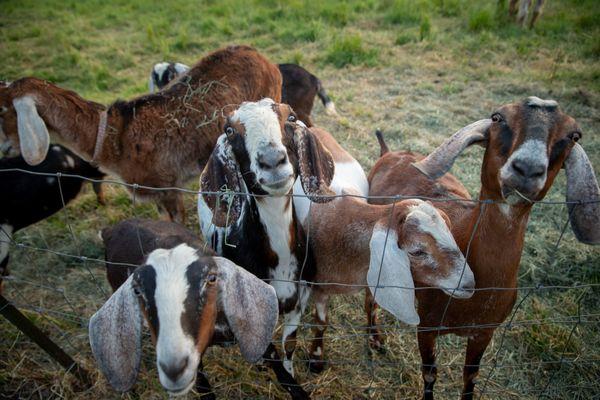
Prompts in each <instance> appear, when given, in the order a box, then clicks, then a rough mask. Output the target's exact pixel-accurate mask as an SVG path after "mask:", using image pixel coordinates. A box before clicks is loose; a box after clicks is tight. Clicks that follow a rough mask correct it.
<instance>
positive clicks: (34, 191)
mask: <svg viewBox="0 0 600 400" xmlns="http://www.w3.org/2000/svg"><path fill="white" fill-rule="evenodd" d="M13 169H22V170H26V171H31V172H36V173H49V174H56V173H61V174H70V175H79V176H81V177H83V178H91V179H102V178H103V177H104V174H103V173H102V172H100V171H98V170H97V169H96V168H94V167H92V166H91V165H90V164H88V163H87V162H85V161H83V160H82V159H81V158H79V157H77V156H76V155H75V154H73V153H72V152H70V151H69V150H67V149H65V148H63V147H61V146H57V145H55V146H52V147H51V148H50V150H49V152H48V156H47V157H46V159H45V160H44V161H43V162H42V163H41V164H39V165H36V166H31V165H29V164H27V163H26V162H25V160H24V159H23V157H20V156H17V157H9V158H0V193H2V194H1V195H0V279H1V276H2V275H6V274H7V273H8V269H7V265H8V257H9V254H8V248H9V244H10V241H11V236H12V234H13V233H14V232H17V231H18V230H20V229H23V228H26V227H28V226H29V225H32V224H34V223H36V222H39V221H42V220H44V219H46V218H48V217H49V216H51V215H52V214H54V213H56V212H58V211H59V210H61V209H62V208H63V207H65V206H66V205H67V204H68V203H69V202H70V201H71V200H73V199H74V198H75V197H77V195H78V194H79V192H80V190H81V187H82V186H83V183H84V182H85V180H84V179H83V178H76V177H68V176H62V177H60V178H58V177H57V176H47V175H35V174H28V173H26V172H21V171H11V170H13ZM59 179H60V181H59ZM94 190H95V191H96V193H97V196H98V201H99V203H101V204H103V203H104V199H103V196H102V192H101V186H100V183H99V182H98V183H94ZM0 282H1V281H0Z"/></svg>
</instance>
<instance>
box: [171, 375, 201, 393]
mask: <svg viewBox="0 0 600 400" xmlns="http://www.w3.org/2000/svg"><path fill="white" fill-rule="evenodd" d="M194 383H196V376H194V378H193V379H192V380H191V381H190V383H188V384H187V385H186V386H184V387H183V389H177V390H170V389H167V392H168V393H169V396H173V397H176V396H183V395H184V394H186V393H187V392H189V391H190V389H191V388H192V387H193V386H194Z"/></svg>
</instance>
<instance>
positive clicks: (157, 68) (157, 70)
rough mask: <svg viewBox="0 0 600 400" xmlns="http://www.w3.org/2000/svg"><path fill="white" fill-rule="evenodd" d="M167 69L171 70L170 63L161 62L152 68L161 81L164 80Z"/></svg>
mask: <svg viewBox="0 0 600 400" xmlns="http://www.w3.org/2000/svg"><path fill="white" fill-rule="evenodd" d="M167 68H169V63H168V62H160V63H156V64H154V67H152V70H153V71H154V72H155V73H156V75H158V77H159V79H160V78H162V76H163V74H164V73H165V71H166V70H167Z"/></svg>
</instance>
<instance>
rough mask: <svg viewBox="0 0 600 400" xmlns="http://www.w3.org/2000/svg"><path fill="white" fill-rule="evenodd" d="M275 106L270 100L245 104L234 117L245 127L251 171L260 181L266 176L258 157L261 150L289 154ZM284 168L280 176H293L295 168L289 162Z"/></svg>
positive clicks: (280, 169)
mask: <svg viewBox="0 0 600 400" xmlns="http://www.w3.org/2000/svg"><path fill="white" fill-rule="evenodd" d="M273 104H275V103H274V101H273V100H271V99H269V98H266V99H262V100H260V101H257V102H245V103H243V104H242V105H241V106H240V107H239V108H238V109H237V110H236V111H235V113H234V114H233V117H232V120H233V121H236V122H239V123H241V124H242V125H244V129H245V139H244V144H245V146H246V151H247V152H248V156H249V158H250V169H251V170H252V172H254V173H255V174H256V178H257V180H260V178H261V176H262V175H263V174H264V171H263V170H262V169H261V168H259V166H258V161H257V155H258V153H259V152H260V151H261V150H263V149H266V148H273V149H274V150H282V151H284V152H287V149H286V148H285V146H284V145H283V142H282V136H281V125H280V124H279V118H278V117H277V113H275V111H273ZM283 168H284V170H282V168H281V167H279V168H278V174H279V175H281V176H284V175H285V174H286V173H287V174H288V175H292V173H293V168H292V165H291V164H290V163H289V162H288V163H287V164H286V165H285V166H283ZM269 173H270V172H269Z"/></svg>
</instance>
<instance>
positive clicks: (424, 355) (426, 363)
mask: <svg viewBox="0 0 600 400" xmlns="http://www.w3.org/2000/svg"><path fill="white" fill-rule="evenodd" d="M436 338H437V332H419V331H418V332H417V340H418V342H419V353H421V375H422V376H423V400H433V385H435V381H436V379H437V366H436V365H435V340H436Z"/></svg>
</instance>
